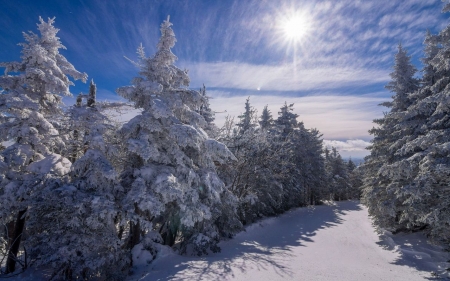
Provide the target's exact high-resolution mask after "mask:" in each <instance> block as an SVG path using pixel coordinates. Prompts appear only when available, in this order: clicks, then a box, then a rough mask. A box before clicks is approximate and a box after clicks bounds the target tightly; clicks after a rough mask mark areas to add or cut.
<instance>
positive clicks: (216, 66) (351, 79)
mask: <svg viewBox="0 0 450 281" xmlns="http://www.w3.org/2000/svg"><path fill="white" fill-rule="evenodd" d="M189 75H190V77H191V80H192V84H195V85H201V84H205V85H207V86H208V87H213V88H232V89H233V88H234V89H244V90H256V89H261V90H265V91H302V90H316V91H317V90H321V89H324V90H325V89H333V88H339V87H346V86H355V85H358V86H363V85H364V86H367V85H372V84H377V83H382V82H383V83H384V82H387V81H388V80H389V71H386V70H380V69H365V68H359V67H352V66H350V65H342V66H339V65H322V66H316V67H311V66H306V67H304V66H303V65H300V64H299V65H297V66H293V65H292V64H285V65H280V66H270V65H252V64H247V63H237V62H215V63H191V64H189Z"/></svg>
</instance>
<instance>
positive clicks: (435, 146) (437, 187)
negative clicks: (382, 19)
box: [382, 25, 450, 243]
mask: <svg viewBox="0 0 450 281" xmlns="http://www.w3.org/2000/svg"><path fill="white" fill-rule="evenodd" d="M427 40H428V42H427ZM433 40H437V42H431V43H429V41H433ZM425 43H426V44H427V45H437V46H440V47H439V48H438V49H434V47H433V48H432V49H431V51H429V52H427V53H426V56H427V57H426V60H425V61H428V62H429V65H425V67H426V70H427V71H428V74H430V73H431V75H428V76H424V79H427V80H426V81H424V86H423V87H422V88H421V89H420V90H418V91H417V92H416V93H415V94H414V103H413V104H412V105H411V106H410V107H409V108H408V110H407V111H405V112H403V113H402V114H401V115H400V118H401V119H400V122H399V124H400V125H399V127H400V128H401V130H403V132H404V134H405V137H404V138H403V139H402V140H401V141H398V142H397V144H396V147H400V148H399V149H398V150H397V151H396V157H397V161H395V162H394V163H392V164H391V165H386V167H385V169H384V170H383V171H382V172H383V174H384V175H387V176H389V177H390V178H391V180H392V182H393V184H395V185H396V186H397V189H396V192H395V194H396V196H397V198H398V200H399V201H400V202H401V203H402V205H403V206H405V207H404V208H403V209H402V212H401V214H400V216H399V222H400V223H403V224H405V225H406V226H407V227H408V228H410V229H414V228H417V227H420V228H422V227H426V228H427V231H428V232H429V234H430V235H431V237H433V238H434V239H436V240H441V241H445V242H446V243H449V241H450V235H449V233H450V221H449V217H450V208H449V206H450V191H449V190H448V186H449V184H450V182H449V175H450V161H449V159H450V152H449V149H448V147H450V119H449V114H450V109H449V108H450V102H449V100H450V99H449V93H450V86H449V85H450V83H449V82H450V67H449V58H448V54H449V53H450V25H448V26H447V27H446V28H444V30H442V31H441V32H440V33H439V35H438V36H432V35H429V34H428V35H427V38H426V41H425ZM436 51H437V52H436ZM432 53H435V56H434V57H433V58H431V57H430V56H431V55H432ZM430 77H431V79H430ZM433 81H434V83H433ZM406 136H408V137H406Z"/></svg>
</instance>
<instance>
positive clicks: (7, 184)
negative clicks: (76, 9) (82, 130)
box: [0, 18, 86, 272]
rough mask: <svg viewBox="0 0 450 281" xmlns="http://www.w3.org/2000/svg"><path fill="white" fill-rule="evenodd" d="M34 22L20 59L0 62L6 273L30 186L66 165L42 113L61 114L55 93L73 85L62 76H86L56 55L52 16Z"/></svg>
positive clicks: (14, 252)
mask: <svg viewBox="0 0 450 281" xmlns="http://www.w3.org/2000/svg"><path fill="white" fill-rule="evenodd" d="M39 21H40V22H39V24H38V29H39V31H40V36H38V35H36V34H34V33H33V32H29V33H23V35H24V38H25V41H26V43H22V44H20V45H21V46H22V56H21V59H22V60H21V61H20V62H8V63H1V64H0V66H1V67H4V68H5V75H3V76H2V77H1V79H0V88H1V89H2V90H3V92H2V94H1V95H0V111H1V112H2V113H3V114H7V116H8V119H9V122H4V123H1V125H0V141H6V140H11V141H13V144H12V145H11V146H9V147H7V148H6V149H5V150H3V151H2V157H3V163H4V165H6V166H7V169H6V170H5V171H4V175H5V176H4V178H3V180H2V181H1V183H0V194H1V196H0V202H1V204H0V206H1V207H0V220H1V222H2V223H4V224H9V223H10V222H11V221H15V229H14V237H13V241H14V243H13V244H12V245H11V247H10V251H9V256H8V261H7V269H6V271H7V272H13V271H14V270H15V258H16V256H17V252H18V249H19V245H20V242H21V239H22V235H21V234H22V231H23V229H24V227H25V219H26V218H27V217H28V216H30V213H29V212H27V210H28V208H29V206H30V204H31V202H32V201H33V200H35V198H34V195H35V194H36V193H35V191H36V190H38V189H39V188H42V185H41V181H42V180H43V179H44V178H45V177H49V176H61V175H64V174H65V173H67V172H68V171H69V168H70V162H69V161H68V160H67V159H66V158H64V157H61V155H59V154H58V152H59V151H61V149H62V148H63V147H64V142H63V141H62V140H61V138H60V137H59V136H58V131H57V130H56V129H55V127H54V126H53V124H52V123H51V122H49V120H48V118H51V117H54V116H56V115H61V108H60V105H61V95H70V92H69V86H71V85H73V83H72V82H71V81H70V80H69V78H68V76H72V77H73V78H74V79H81V80H83V81H84V82H85V81H86V74H85V73H80V72H78V71H77V70H75V68H74V67H73V65H72V64H70V63H69V62H68V61H67V60H66V58H65V57H64V56H62V55H61V54H59V49H65V47H64V46H63V45H62V44H61V42H60V41H59V38H58V37H57V36H56V34H57V32H58V29H56V28H55V27H54V26H53V23H54V18H53V19H49V20H48V22H45V21H44V20H43V19H42V18H39ZM15 73H17V74H15Z"/></svg>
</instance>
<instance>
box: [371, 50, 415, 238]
mask: <svg viewBox="0 0 450 281" xmlns="http://www.w3.org/2000/svg"><path fill="white" fill-rule="evenodd" d="M393 68H394V71H393V72H392V73H391V74H390V76H391V78H392V80H391V81H390V82H389V83H388V84H387V85H386V88H387V89H389V90H390V91H391V92H393V96H392V99H393V100H392V102H385V103H382V104H381V105H383V106H386V107H389V108H390V111H389V112H388V113H385V114H384V117H383V118H380V119H375V120H374V123H376V124H377V125H378V127H374V128H372V129H371V130H370V131H369V133H370V134H372V135H373V136H374V138H373V140H372V145H371V146H370V147H369V149H370V152H371V154H370V155H369V156H368V157H367V158H366V161H365V164H364V171H365V177H364V186H363V200H364V202H365V204H366V205H367V206H368V208H369V213H370V214H371V215H372V216H373V217H374V219H375V222H376V223H378V224H379V225H381V226H382V227H386V228H389V229H397V228H401V227H404V226H401V225H399V224H398V221H399V214H400V212H401V210H400V209H401V208H402V204H401V203H400V202H399V201H398V200H396V198H395V196H392V194H393V193H395V191H396V190H397V189H398V188H399V186H398V185H396V184H393V182H392V179H391V177H390V176H388V175H385V174H384V173H383V171H385V170H386V167H387V166H388V165H390V164H392V163H393V162H395V161H396V157H398V156H397V155H396V154H395V152H396V151H397V149H399V148H400V146H401V142H402V141H404V139H405V137H406V138H407V137H408V133H407V132H406V131H404V130H402V129H400V127H399V123H401V121H400V116H401V114H402V113H403V112H405V110H406V109H407V108H408V107H409V106H410V105H411V104H412V102H413V100H414V99H413V98H411V95H412V93H414V92H415V91H416V90H417V89H418V80H417V79H416V78H415V77H414V74H415V72H416V68H415V67H414V65H413V64H412V63H411V57H410V56H408V55H407V52H406V50H404V49H403V47H402V46H401V45H400V44H399V46H398V52H397V54H396V55H395V63H394V66H393Z"/></svg>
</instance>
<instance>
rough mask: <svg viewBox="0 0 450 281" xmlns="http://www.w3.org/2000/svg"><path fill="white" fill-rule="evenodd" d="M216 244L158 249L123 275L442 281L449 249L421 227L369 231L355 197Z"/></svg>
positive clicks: (290, 215)
mask: <svg viewBox="0 0 450 281" xmlns="http://www.w3.org/2000/svg"><path fill="white" fill-rule="evenodd" d="M220 246H221V248H222V252H221V253H217V254H211V255H209V256H205V257H192V256H178V255H175V254H173V253H170V251H165V252H164V254H162V255H161V256H160V257H158V258H157V259H156V260H155V261H153V262H152V263H151V264H150V265H147V264H146V263H145V261H144V260H143V261H142V263H141V265H140V266H138V267H137V268H135V269H134V274H133V275H132V276H130V278H129V281H132V280H133V281H135V280H140V281H150V280H152V281H154V280H245V281H249V280H389V281H390V280H408V281H414V280H450V278H449V272H448V271H446V268H448V267H450V264H449V263H447V261H448V260H449V253H445V252H442V251H441V250H440V248H439V247H436V246H432V245H430V244H428V243H427V242H426V239H425V237H424V236H423V235H421V234H417V233H415V234H399V235H395V236H393V235H391V234H390V233H384V234H383V235H379V234H377V233H376V232H375V229H374V227H373V226H372V224H371V221H370V219H369V217H368V213H367V209H366V208H365V207H364V206H362V205H361V204H359V202H355V201H354V202H350V201H348V202H340V203H337V204H336V205H331V206H317V207H314V208H312V207H310V208H300V209H296V210H292V211H290V212H287V213H286V214H283V215H281V216H279V217H276V218H269V219H265V220H263V221H261V222H259V223H256V224H253V225H251V226H249V227H247V229H246V231H245V232H242V233H239V234H238V235H236V237H235V238H234V239H231V240H229V241H225V242H222V243H221V244H220ZM143 256H145V255H143ZM433 272H434V273H433Z"/></svg>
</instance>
